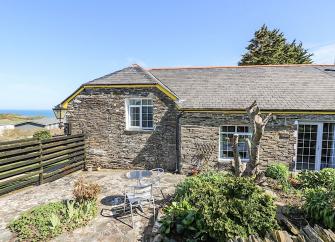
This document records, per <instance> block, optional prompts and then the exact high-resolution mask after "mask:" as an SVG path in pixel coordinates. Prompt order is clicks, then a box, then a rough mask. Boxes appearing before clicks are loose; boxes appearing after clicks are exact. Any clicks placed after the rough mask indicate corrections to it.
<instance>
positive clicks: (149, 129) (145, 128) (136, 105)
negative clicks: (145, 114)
mask: <svg viewBox="0 0 335 242" xmlns="http://www.w3.org/2000/svg"><path fill="white" fill-rule="evenodd" d="M131 100H140V101H141V104H130V101H131ZM143 100H151V102H152V105H143V104H142V101H143ZM125 105H126V107H125V110H126V130H130V131H131V130H143V131H151V130H154V119H152V127H142V107H143V106H148V107H153V106H154V105H153V100H152V99H151V98H127V99H126V102H125ZM131 107H138V108H140V125H139V126H132V125H131V120H130V118H131V117H130V108H131Z"/></svg>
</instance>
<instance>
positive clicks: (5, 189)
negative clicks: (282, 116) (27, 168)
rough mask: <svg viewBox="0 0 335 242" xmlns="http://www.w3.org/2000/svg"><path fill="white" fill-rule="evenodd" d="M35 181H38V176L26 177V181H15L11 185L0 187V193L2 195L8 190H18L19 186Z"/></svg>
mask: <svg viewBox="0 0 335 242" xmlns="http://www.w3.org/2000/svg"><path fill="white" fill-rule="evenodd" d="M37 182H38V176H34V177H32V178H30V179H27V180H26V181H23V182H20V183H16V184H14V185H12V186H8V187H5V188H2V189H0V195H3V194H5V193H8V192H11V191H14V190H18V189H20V188H23V187H26V186H29V185H32V184H35V183H37Z"/></svg>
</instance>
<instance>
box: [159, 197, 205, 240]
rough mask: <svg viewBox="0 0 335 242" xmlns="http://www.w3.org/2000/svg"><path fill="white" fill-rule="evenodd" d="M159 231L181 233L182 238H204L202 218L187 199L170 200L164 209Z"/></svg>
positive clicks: (167, 233) (166, 233)
mask: <svg viewBox="0 0 335 242" xmlns="http://www.w3.org/2000/svg"><path fill="white" fill-rule="evenodd" d="M164 213H165V217H164V219H163V220H162V221H161V222H162V224H161V228H160V230H161V233H162V234H165V235H170V234H171V233H174V234H179V235H183V240H206V238H207V229H206V225H205V222H204V218H203V217H202V216H201V215H200V213H198V212H197V211H196V210H195V209H194V208H193V207H192V206H191V205H190V204H189V203H188V202H187V201H181V202H172V204H171V205H170V206H168V207H166V208H165V209H164Z"/></svg>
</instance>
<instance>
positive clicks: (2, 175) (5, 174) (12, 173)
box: [0, 164, 41, 179]
mask: <svg viewBox="0 0 335 242" xmlns="http://www.w3.org/2000/svg"><path fill="white" fill-rule="evenodd" d="M40 167H41V165H40V164H32V165H29V166H24V167H20V168H17V169H13V170H10V171H5V172H0V179H3V178H7V177H11V176H15V175H20V174H22V173H24V172H26V171H31V170H34V169H39V168H40Z"/></svg>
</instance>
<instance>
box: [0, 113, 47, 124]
mask: <svg viewBox="0 0 335 242" xmlns="http://www.w3.org/2000/svg"><path fill="white" fill-rule="evenodd" d="M41 118H43V117H42V116H34V117H25V116H21V115H17V114H10V113H5V114H0V124H16V123H20V122H24V121H28V120H34V119H41Z"/></svg>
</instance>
